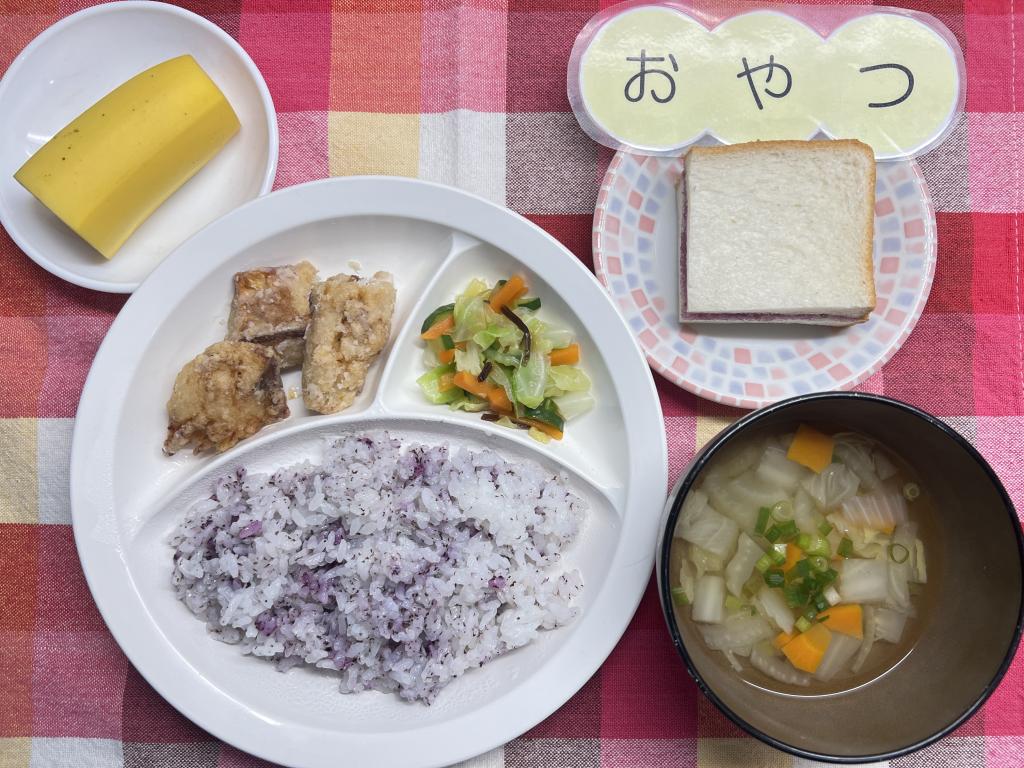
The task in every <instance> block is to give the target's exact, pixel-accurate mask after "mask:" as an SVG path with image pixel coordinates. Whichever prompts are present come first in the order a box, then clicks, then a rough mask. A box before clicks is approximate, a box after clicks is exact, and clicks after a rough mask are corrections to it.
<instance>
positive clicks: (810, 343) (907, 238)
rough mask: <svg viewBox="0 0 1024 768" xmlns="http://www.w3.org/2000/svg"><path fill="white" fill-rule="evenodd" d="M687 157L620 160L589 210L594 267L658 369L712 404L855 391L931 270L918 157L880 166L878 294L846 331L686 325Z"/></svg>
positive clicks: (925, 289) (901, 336) (896, 336)
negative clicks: (682, 271)
mask: <svg viewBox="0 0 1024 768" xmlns="http://www.w3.org/2000/svg"><path fill="white" fill-rule="evenodd" d="M682 173H683V161H682V158H662V157H643V156H640V155H633V154H629V153H626V152H619V153H617V154H616V155H615V157H614V159H613V160H612V162H611V164H610V165H609V166H608V172H607V173H606V175H605V178H604V182H603V183H602V185H601V191H600V193H599V194H598V198H597V209H596V211H595V213H594V268H595V271H596V272H597V276H598V278H599V279H600V280H601V282H602V283H604V285H605V287H606V288H607V290H608V292H609V293H610V294H611V295H612V298H613V299H614V301H615V304H616V306H617V307H618V309H619V312H620V313H621V314H622V316H623V317H624V318H625V319H626V322H627V323H629V326H630V328H631V329H632V331H633V333H634V335H635V336H636V338H637V340H638V341H639V342H640V345H641V346H642V347H643V350H644V353H645V354H646V355H647V361H648V362H649V363H650V364H651V367H652V368H653V369H654V370H655V371H657V372H658V373H660V374H661V375H662V376H664V377H665V378H666V379H668V380H669V381H671V382H673V383H674V384H676V385H678V386H680V387H682V388H683V389H687V390H689V391H690V392H693V393H694V394H697V395H700V396H701V397H704V398H707V399H709V400H714V401H716V402H719V403H724V404H725V405H732V406H736V407H738V408H760V407H762V406H765V405H767V404H769V403H773V402H775V401H776V400H782V399H785V398H787V397H793V396H795V395H803V394H807V393H808V392H816V391H822V390H830V389H850V388H851V387H854V386H856V385H857V384H859V383H860V382H862V381H864V380H865V379H866V378H868V376H870V375H871V374H873V373H874V372H875V371H877V370H878V369H880V368H881V367H882V366H883V365H885V363H886V362H887V361H888V360H889V358H891V357H892V356H893V355H894V354H895V353H896V350H898V349H899V348H900V347H901V346H902V344H903V342H904V340H905V339H906V338H907V336H909V335H910V332H911V331H912V330H913V328H914V326H915V325H917V321H918V318H920V317H921V312H922V311H923V310H924V305H925V302H927V301H928V293H929V291H931V285H932V277H933V275H934V274H935V249H936V242H937V238H936V234H935V213H934V211H933V209H932V204H931V200H930V199H929V197H928V192H927V189H926V186H925V182H924V179H923V178H922V176H921V172H920V169H919V168H918V166H917V164H916V163H915V162H913V161H905V162H884V163H878V171H877V183H876V187H875V249H874V251H875V252H874V261H875V292H876V294H877V305H876V306H875V311H874V312H872V313H871V316H870V317H869V318H868V320H867V322H864V323H860V324H858V325H852V326H849V327H845V328H829V327H823V326H813V325H775V324H768V323H762V324H757V323H736V324H727V323H718V324H703V323H702V324H686V325H683V324H680V322H679V319H678V318H679V229H678V227H679V222H678V220H677V218H678V217H677V212H676V193H675V189H676V184H677V183H678V182H679V179H680V177H681V176H682Z"/></svg>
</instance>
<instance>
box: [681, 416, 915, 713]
mask: <svg viewBox="0 0 1024 768" xmlns="http://www.w3.org/2000/svg"><path fill="white" fill-rule="evenodd" d="M930 504H931V500H930V498H929V495H928V489H927V488H923V487H922V486H921V484H920V483H919V482H918V479H917V477H916V475H915V473H914V472H913V471H912V469H911V468H910V466H909V465H908V464H907V463H906V462H905V461H904V460H903V459H902V458H901V457H899V456H896V455H895V454H893V453H892V452H891V451H889V450H887V449H886V447H885V446H883V445H881V444H880V443H878V442H877V441H875V440H874V439H872V438H870V437H868V436H866V435H862V434H858V433H853V432H838V431H829V430H818V429H815V428H813V427H811V426H809V425H801V426H800V427H799V429H798V430H797V431H796V432H795V433H792V432H790V433H785V434H783V433H781V432H779V433H774V434H768V435H761V436H757V435H753V436H750V437H749V438H747V439H746V440H744V441H742V442H737V443H736V444H735V445H732V446H729V447H728V448H727V449H726V450H724V451H723V452H721V453H720V454H719V455H716V456H715V457H713V458H712V460H711V461H710V462H709V464H708V466H707V467H706V468H705V469H704V470H703V471H702V473H701V475H700V477H699V478H698V479H697V482H696V484H695V485H694V487H693V488H692V489H691V490H690V492H689V494H688V495H687V497H686V499H685V500H684V502H683V506H682V509H681V510H680V514H679V518H678V521H677V524H676V529H675V532H674V536H675V541H674V545H673V549H672V561H671V573H672V575H673V579H674V580H673V586H672V598H673V601H674V603H675V611H676V616H677V619H678V618H685V617H687V616H688V617H689V618H690V619H692V620H693V621H694V622H695V624H696V627H697V628H698V630H699V634H700V635H701V637H702V638H703V641H704V642H705V643H706V644H707V646H708V648H709V649H711V650H713V651H718V652H719V654H718V655H720V657H721V660H722V662H723V663H725V664H728V665H730V666H731V667H732V668H733V669H734V670H735V671H736V673H738V674H739V675H741V676H742V677H743V678H744V679H745V680H747V681H748V682H749V683H751V684H753V685H757V686H760V687H764V688H769V689H773V690H776V691H779V692H783V693H790V694H805V695H817V694H822V693H833V692H838V691H842V690H847V689H851V688H855V687H858V686H860V685H862V684H864V683H865V682H868V681H870V680H872V679H874V678H876V677H878V676H880V675H882V674H884V673H885V672H886V671H887V670H888V669H890V668H892V667H893V666H894V665H895V664H897V663H898V662H899V661H900V660H901V659H902V658H904V657H905V656H906V655H907V653H908V652H909V651H910V649H911V648H912V647H913V644H914V643H915V641H916V639H917V636H918V634H919V627H920V626H921V625H922V623H923V621H922V620H923V616H924V615H926V614H927V612H928V609H929V603H930V598H931V595H932V593H933V591H934V589H933V586H934V585H932V586H931V587H930V586H929V576H930V574H929V572H928V559H927V558H928V552H929V550H930V549H931V550H932V551H934V547H933V546H931V544H932V542H933V541H934V531H933V528H932V527H931V525H930V523H931V521H932V515H931V514H930V512H929V506H930ZM932 577H933V578H932V581H934V575H933V574H932Z"/></svg>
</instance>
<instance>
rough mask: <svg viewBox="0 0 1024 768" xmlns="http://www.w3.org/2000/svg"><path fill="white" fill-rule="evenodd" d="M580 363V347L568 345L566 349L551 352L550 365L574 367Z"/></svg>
mask: <svg viewBox="0 0 1024 768" xmlns="http://www.w3.org/2000/svg"><path fill="white" fill-rule="evenodd" d="M579 361H580V345H579V344H570V345H569V346H568V347H562V348H561V349H553V350H551V364H552V365H576V363H578V362H579Z"/></svg>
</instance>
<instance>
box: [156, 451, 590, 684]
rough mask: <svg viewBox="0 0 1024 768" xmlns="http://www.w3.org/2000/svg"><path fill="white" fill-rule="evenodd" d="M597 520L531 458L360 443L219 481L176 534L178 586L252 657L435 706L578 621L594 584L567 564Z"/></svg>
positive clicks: (200, 613)
mask: <svg viewBox="0 0 1024 768" xmlns="http://www.w3.org/2000/svg"><path fill="white" fill-rule="evenodd" d="M585 512H586V503H585V502H584V501H583V500H582V499H581V498H579V497H578V496H576V495H575V494H573V493H572V492H571V491H570V490H569V488H568V485H567V482H566V479H565V478H564V477H562V476H553V475H551V474H549V473H547V472H545V471H544V470H543V469H541V467H540V466H538V465H537V464H534V463H532V462H517V463H512V462H507V461H505V460H504V459H503V458H501V457H500V456H498V455H497V454H496V453H494V452H492V451H489V450H485V451H470V450H468V449H462V450H455V451H449V449H448V448H447V447H446V446H431V445H418V444H413V445H409V446H408V447H407V448H403V447H402V443H401V442H400V441H399V440H397V439H393V438H391V437H390V436H389V435H388V434H387V433H386V432H373V433H366V434H359V435H349V436H346V437H342V438H339V439H337V440H333V441H330V442H328V444H327V445H326V447H325V450H324V459H323V462H322V463H321V464H319V465H316V466H314V465H311V464H309V463H305V464H301V465H296V466H293V467H288V468H284V469H279V470H277V471H275V472H274V473H273V474H271V475H269V476H267V475H257V474H248V473H246V472H245V470H244V469H238V470H236V471H234V472H231V473H230V474H228V475H226V476H224V477H222V478H220V479H219V480H218V481H217V482H216V487H215V490H214V493H213V495H212V496H211V498H210V499H208V500H204V501H201V502H199V503H197V504H196V505H195V506H193V507H192V509H190V510H189V512H188V514H187V516H186V519H185V520H184V521H183V522H182V524H181V525H180V526H179V528H178V529H177V531H176V532H175V533H174V535H173V537H172V539H171V544H172V546H173V547H174V548H175V552H174V558H173V576H172V578H173V583H174V588H175V591H176V594H177V596H178V598H179V599H181V600H182V601H183V602H184V603H185V605H186V606H188V608H189V609H190V610H191V611H192V612H193V613H195V615H196V616H197V617H199V618H200V619H202V620H203V621H205V622H206V625H207V628H208V629H209V631H210V632H211V633H212V634H213V635H214V636H215V637H217V638H218V639H220V640H222V641H224V642H228V643H237V644H239V645H240V646H241V648H242V650H243V652H244V653H248V654H252V655H254V656H260V657H264V658H267V659H270V660H274V661H276V662H277V665H278V668H279V669H281V670H287V669H289V668H291V667H294V666H297V665H299V664H302V663H306V664H310V665H314V666H317V667H321V668H327V669H332V670H337V672H338V674H339V676H340V678H341V683H340V685H341V690H342V691H343V692H346V693H354V692H357V691H363V690H378V691H397V692H398V693H399V695H401V696H402V698H405V699H408V700H419V701H424V702H427V703H429V702H430V701H432V700H433V699H434V698H435V697H436V695H437V693H438V692H439V691H440V690H441V689H442V688H443V687H444V686H445V685H447V684H448V683H449V682H451V681H452V680H454V679H455V678H457V677H459V676H460V675H462V674H463V673H464V672H465V671H467V670H469V669H472V668H474V667H478V666H480V665H481V664H483V663H485V662H487V661H489V660H490V659H493V658H495V657H496V656H499V655H501V654H502V653H505V652H507V651H509V650H511V649H513V648H517V647H519V646H521V645H525V644H526V643H528V642H529V641H530V640H532V639H533V638H534V637H535V636H536V634H537V633H538V632H539V631H540V630H542V629H551V628H554V627H557V626H560V625H562V624H565V623H566V622H568V621H570V620H571V619H572V618H573V617H574V616H575V615H576V613H577V610H578V609H576V608H575V607H574V606H573V605H572V600H573V598H574V597H575V596H576V595H577V593H578V592H579V590H580V589H581V587H582V580H581V578H580V575H579V573H578V572H577V571H567V572H560V571H558V570H557V568H556V566H557V565H558V563H559V561H560V552H561V550H562V549H563V548H564V547H565V546H567V545H568V544H569V543H570V542H571V541H572V540H573V538H574V537H575V536H576V533H577V531H578V529H579V525H580V522H581V521H582V517H583V514H584V513H585Z"/></svg>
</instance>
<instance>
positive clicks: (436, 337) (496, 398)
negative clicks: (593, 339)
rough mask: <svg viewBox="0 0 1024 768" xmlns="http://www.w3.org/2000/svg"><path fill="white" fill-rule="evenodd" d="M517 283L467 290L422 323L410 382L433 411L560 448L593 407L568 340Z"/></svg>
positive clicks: (474, 285)
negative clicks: (471, 416)
mask: <svg viewBox="0 0 1024 768" xmlns="http://www.w3.org/2000/svg"><path fill="white" fill-rule="evenodd" d="M527 293H528V289H527V285H526V281H525V280H524V279H523V278H522V277H521V276H519V275H514V276H513V277H511V278H509V279H508V280H499V281H498V282H497V283H496V284H495V285H493V286H490V285H488V284H487V283H485V282H484V281H483V280H479V279H474V280H472V281H470V283H469V285H467V286H466V289H465V290H464V291H463V292H462V293H460V294H459V295H458V296H456V297H455V301H454V302H453V303H451V304H445V305H443V306H440V307H438V308H437V309H435V310H434V311H433V312H431V313H430V314H429V315H427V317H426V318H425V319H424V320H423V325H422V327H421V328H420V338H421V339H423V340H424V341H425V342H426V352H425V358H424V361H425V366H426V368H427V369H428V370H427V372H426V373H424V374H423V375H422V376H420V377H419V378H418V379H417V380H416V382H417V384H419V386H420V389H421V390H422V391H423V394H424V395H425V396H426V398H427V400H429V401H430V402H431V403H436V404H438V405H447V406H448V407H449V408H452V409H455V410H463V411H472V412H479V413H481V418H483V419H485V420H487V421H492V422H495V423H497V424H499V425H502V426H505V427H510V428H515V429H528V430H529V431H530V435H531V436H532V437H533V438H534V439H536V440H538V441H540V442H547V441H549V440H551V439H555V440H561V439H562V436H563V433H564V430H565V423H566V422H567V421H570V420H572V419H574V418H576V417H577V416H580V415H581V414H583V413H585V412H586V411H588V410H590V409H591V408H592V407H593V406H594V398H593V395H592V394H591V384H590V379H589V378H588V377H587V374H586V373H584V371H583V370H582V369H581V368H580V367H579V362H580V345H579V344H578V343H577V342H576V339H575V337H574V335H573V332H572V331H571V330H569V329H567V328H559V327H556V326H554V325H549V324H548V323H545V322H543V321H542V320H541V319H540V317H539V316H538V311H539V310H540V308H541V301H540V298H538V297H530V296H528V295H527Z"/></svg>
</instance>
